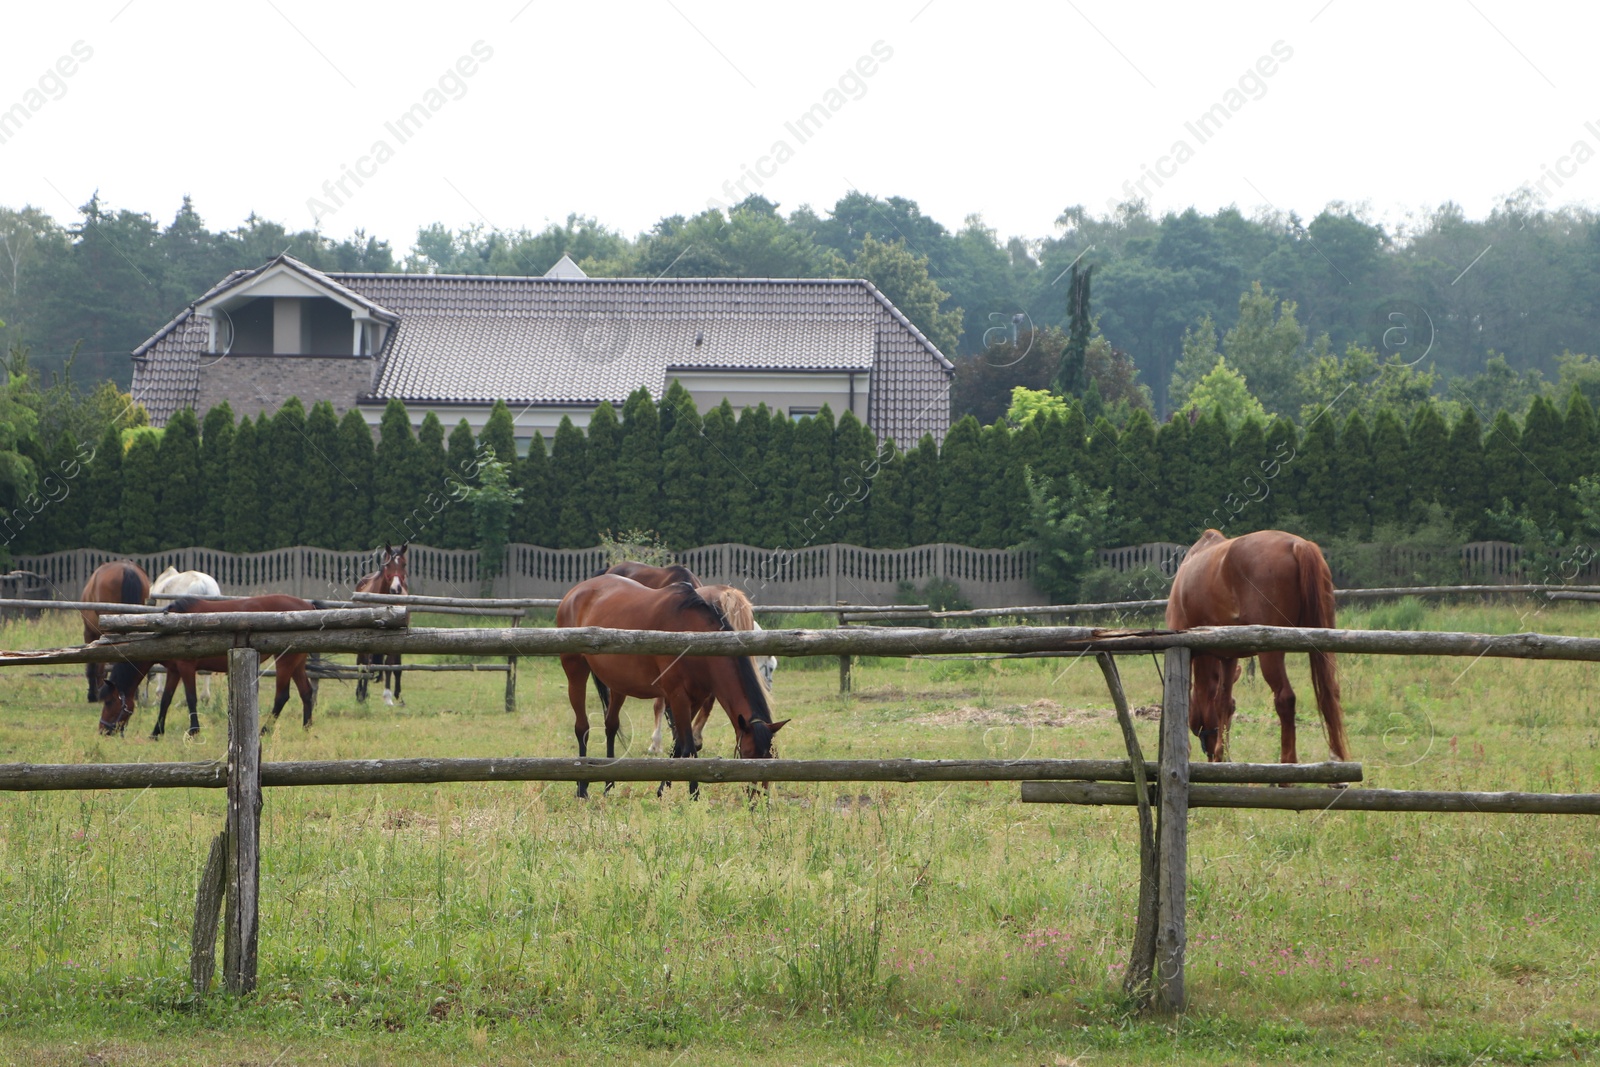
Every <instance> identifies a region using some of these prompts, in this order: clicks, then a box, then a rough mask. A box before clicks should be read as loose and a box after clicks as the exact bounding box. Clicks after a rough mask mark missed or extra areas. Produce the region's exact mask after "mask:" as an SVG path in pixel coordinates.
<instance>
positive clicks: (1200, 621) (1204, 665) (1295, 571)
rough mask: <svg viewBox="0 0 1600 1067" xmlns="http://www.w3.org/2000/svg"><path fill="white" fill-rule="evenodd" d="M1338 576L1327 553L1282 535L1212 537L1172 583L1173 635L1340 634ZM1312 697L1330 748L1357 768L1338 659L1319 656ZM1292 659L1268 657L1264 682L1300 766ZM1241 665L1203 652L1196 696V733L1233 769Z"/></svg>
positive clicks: (1285, 747) (1192, 698)
mask: <svg viewBox="0 0 1600 1067" xmlns="http://www.w3.org/2000/svg"><path fill="white" fill-rule="evenodd" d="M1334 625H1335V622H1334V610H1333V574H1332V572H1331V571H1329V570H1328V564H1327V561H1326V560H1324V559H1323V558H1322V549H1320V548H1318V547H1317V546H1316V545H1315V544H1314V543H1312V542H1310V541H1307V540H1305V539H1304V538H1302V537H1296V536H1295V535H1294V534H1291V533H1284V532H1283V531H1282V530H1262V531H1259V532H1257V533H1251V534H1245V535H1244V536H1242V537H1235V538H1232V539H1230V538H1227V537H1224V536H1223V535H1222V534H1221V533H1220V532H1218V531H1216V530H1207V531H1206V532H1205V533H1204V534H1202V535H1201V537H1200V540H1198V541H1196V542H1195V543H1194V547H1193V548H1191V549H1189V554H1188V555H1186V556H1184V558H1183V563H1182V564H1181V565H1180V566H1179V567H1178V573H1177V574H1176V575H1175V576H1174V577H1173V579H1172V593H1171V595H1170V597H1169V599H1168V600H1167V628H1168V629H1171V630H1186V629H1188V628H1190V627H1192V626H1302V627H1309V628H1315V629H1332V628H1333V627H1334ZM1310 656H1311V687H1312V689H1313V690H1314V691H1315V693H1316V697H1317V709H1318V710H1319V711H1320V712H1321V713H1322V722H1323V725H1324V726H1325V727H1326V729H1327V734H1328V747H1329V748H1331V749H1332V750H1333V754H1334V757H1335V758H1337V759H1340V760H1348V759H1349V758H1350V749H1349V746H1348V744H1347V743H1346V741H1345V732H1344V709H1343V708H1342V707H1341V706H1340V704H1339V675H1338V671H1337V668H1336V666H1335V664H1334V657H1333V653H1331V652H1312V653H1311V654H1310ZM1283 657H1284V653H1282V652H1262V653H1261V654H1260V658H1261V676H1262V677H1263V678H1265V679H1266V681H1267V684H1268V685H1270V686H1271V687H1272V697H1273V704H1274V706H1275V707H1276V709H1277V712H1278V724H1279V747H1280V749H1281V757H1282V761H1283V762H1284V763H1295V762H1297V761H1298V757H1297V755H1296V753H1295V746H1294V689H1293V688H1291V687H1290V685H1289V675H1288V673H1287V672H1286V671H1285V670H1284V664H1283ZM1240 658H1249V657H1239V656H1227V655H1217V654H1207V653H1200V652H1196V653H1195V654H1194V657H1193V660H1192V664H1193V670H1194V682H1193V685H1192V686H1191V688H1190V694H1189V729H1190V730H1192V731H1193V732H1194V733H1195V735H1196V736H1197V737H1199V738H1200V746H1201V747H1202V748H1204V749H1205V753H1206V757H1207V758H1208V759H1211V760H1214V761H1215V760H1225V759H1227V752H1228V729H1229V727H1230V726H1231V725H1232V723H1233V710H1234V703H1233V683H1234V682H1235V680H1237V678H1238V676H1239V660H1240Z"/></svg>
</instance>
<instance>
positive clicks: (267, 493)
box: [256, 396, 306, 550]
mask: <svg viewBox="0 0 1600 1067" xmlns="http://www.w3.org/2000/svg"><path fill="white" fill-rule="evenodd" d="M305 445H306V409H305V406H304V405H302V404H301V403H300V398H299V397H295V396H291V397H290V398H289V399H288V400H285V401H284V402H283V406H282V407H280V408H279V409H278V412H277V414H276V415H274V416H272V421H271V422H267V421H265V420H263V421H262V422H261V423H260V424H258V425H257V426H256V449H257V451H258V452H259V453H260V458H259V459H258V460H257V461H256V462H257V463H258V464H259V466H260V473H261V475H262V477H263V478H264V479H265V480H264V481H263V482H262V483H261V490H262V492H263V496H262V499H261V504H262V507H263V509H264V511H263V514H262V519H261V524H262V532H261V538H262V549H263V550H265V549H270V548H288V547H290V546H291V545H297V544H299V543H300V524H301V522H302V521H303V518H304V514H305V508H304V507H303V506H301V505H299V504H297V503H296V502H295V501H294V500H292V499H274V498H275V497H277V496H278V494H277V492H276V490H275V488H274V487H275V486H278V485H288V484H290V483H292V482H293V481H294V480H295V479H298V478H300V477H301V476H302V475H303V474H304V473H305V464H306V454H305V452H306V448H305Z"/></svg>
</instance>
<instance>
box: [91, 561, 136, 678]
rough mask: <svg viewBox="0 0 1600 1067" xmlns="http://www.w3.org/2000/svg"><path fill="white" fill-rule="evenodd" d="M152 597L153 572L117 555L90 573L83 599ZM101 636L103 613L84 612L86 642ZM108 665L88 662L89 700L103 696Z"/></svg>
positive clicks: (106, 600) (128, 601) (118, 600)
mask: <svg viewBox="0 0 1600 1067" xmlns="http://www.w3.org/2000/svg"><path fill="white" fill-rule="evenodd" d="M149 597H150V576H149V575H148V574H146V573H145V572H144V570H143V569H142V568H141V567H140V566H139V565H138V564H137V563H134V562H132V561H131V560H126V559H115V560H112V561H111V562H110V563H102V564H100V566H98V567H96V568H95V569H94V573H93V574H91V575H89V580H88V582H86V583H85V584H84V587H83V599H84V600H87V601H90V602H93V603H100V604H143V603H144V602H145V601H146V600H148V599H149ZM98 640H100V616H99V614H98V613H96V612H93V611H85V612H83V643H84V644H86V645H87V644H89V643H91V642H93V641H98ZM105 672H106V665H105V664H104V663H88V664H85V665H84V674H85V676H87V678H88V680H89V696H88V701H89V703H91V704H93V703H94V702H95V701H97V700H99V699H100V686H101V684H102V683H103V682H104V681H105V676H106V675H105Z"/></svg>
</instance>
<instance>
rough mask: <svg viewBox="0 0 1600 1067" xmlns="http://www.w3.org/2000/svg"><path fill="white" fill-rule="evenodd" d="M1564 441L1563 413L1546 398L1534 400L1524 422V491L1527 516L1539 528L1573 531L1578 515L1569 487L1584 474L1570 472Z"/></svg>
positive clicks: (1538, 397)
mask: <svg viewBox="0 0 1600 1067" xmlns="http://www.w3.org/2000/svg"><path fill="white" fill-rule="evenodd" d="M1565 438H1566V434H1565V430H1564V427H1563V426H1562V419H1561V412H1559V411H1557V410H1556V406H1555V405H1554V404H1552V403H1551V402H1550V401H1549V400H1548V399H1547V398H1545V397H1542V396H1536V397H1534V398H1533V403H1532V404H1531V405H1529V407H1528V414H1527V417H1526V418H1525V419H1523V422H1522V455H1523V461H1524V470H1525V471H1526V475H1525V477H1524V479H1523V492H1524V500H1525V502H1526V503H1527V505H1528V513H1529V515H1530V517H1531V518H1532V519H1533V521H1534V522H1535V523H1536V524H1537V525H1538V526H1539V528H1540V529H1549V528H1552V527H1554V528H1557V529H1570V528H1571V525H1570V523H1571V520H1572V519H1573V518H1574V516H1575V510H1576V508H1575V505H1574V504H1573V500H1572V494H1571V491H1570V490H1569V489H1568V488H1567V487H1568V486H1569V485H1571V484H1572V482H1573V481H1574V480H1575V479H1576V478H1577V476H1578V474H1579V473H1583V472H1578V471H1571V472H1569V470H1568V467H1569V456H1570V452H1569V450H1568V445H1567V441H1566V439H1565Z"/></svg>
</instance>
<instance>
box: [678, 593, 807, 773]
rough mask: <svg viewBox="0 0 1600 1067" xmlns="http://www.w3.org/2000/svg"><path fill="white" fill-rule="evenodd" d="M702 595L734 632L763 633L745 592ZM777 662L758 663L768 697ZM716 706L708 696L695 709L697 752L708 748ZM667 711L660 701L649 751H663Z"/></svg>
mask: <svg viewBox="0 0 1600 1067" xmlns="http://www.w3.org/2000/svg"><path fill="white" fill-rule="evenodd" d="M700 595H701V596H702V597H704V598H705V599H706V600H709V601H711V602H712V603H713V604H715V605H716V606H717V608H718V610H720V611H721V612H722V614H723V615H724V616H725V617H726V618H727V620H728V623H729V625H731V626H732V627H733V628H734V629H735V630H759V629H761V624H760V623H758V622H756V613H755V607H754V606H753V605H752V604H751V603H750V598H749V597H747V596H745V594H744V590H742V589H736V588H734V587H733V586H731V585H702V586H701V587H700ZM777 662H778V661H777V660H776V659H775V658H773V657H772V656H761V657H758V658H757V659H756V661H755V665H756V673H757V674H759V675H760V676H761V679H762V681H763V683H764V684H765V685H766V687H767V691H768V692H769V693H770V692H771V691H772V669H773V668H774V667H776V666H777ZM715 703H716V701H715V700H713V699H712V698H711V697H709V696H708V697H706V699H705V701H704V702H703V703H702V704H701V705H700V706H699V707H698V708H695V709H694V722H693V724H692V729H693V730H694V750H695V751H696V752H699V751H700V750H701V749H702V748H704V747H705V730H706V720H707V719H709V718H711V707H712V705H713V704H715ZM665 710H666V701H664V700H661V699H660V698H657V700H656V707H655V715H656V728H655V731H654V732H653V733H652V734H651V735H650V747H649V749H648V750H647V751H650V752H660V751H661V720H662V718H663V715H662V713H663V712H664V711H665Z"/></svg>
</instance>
